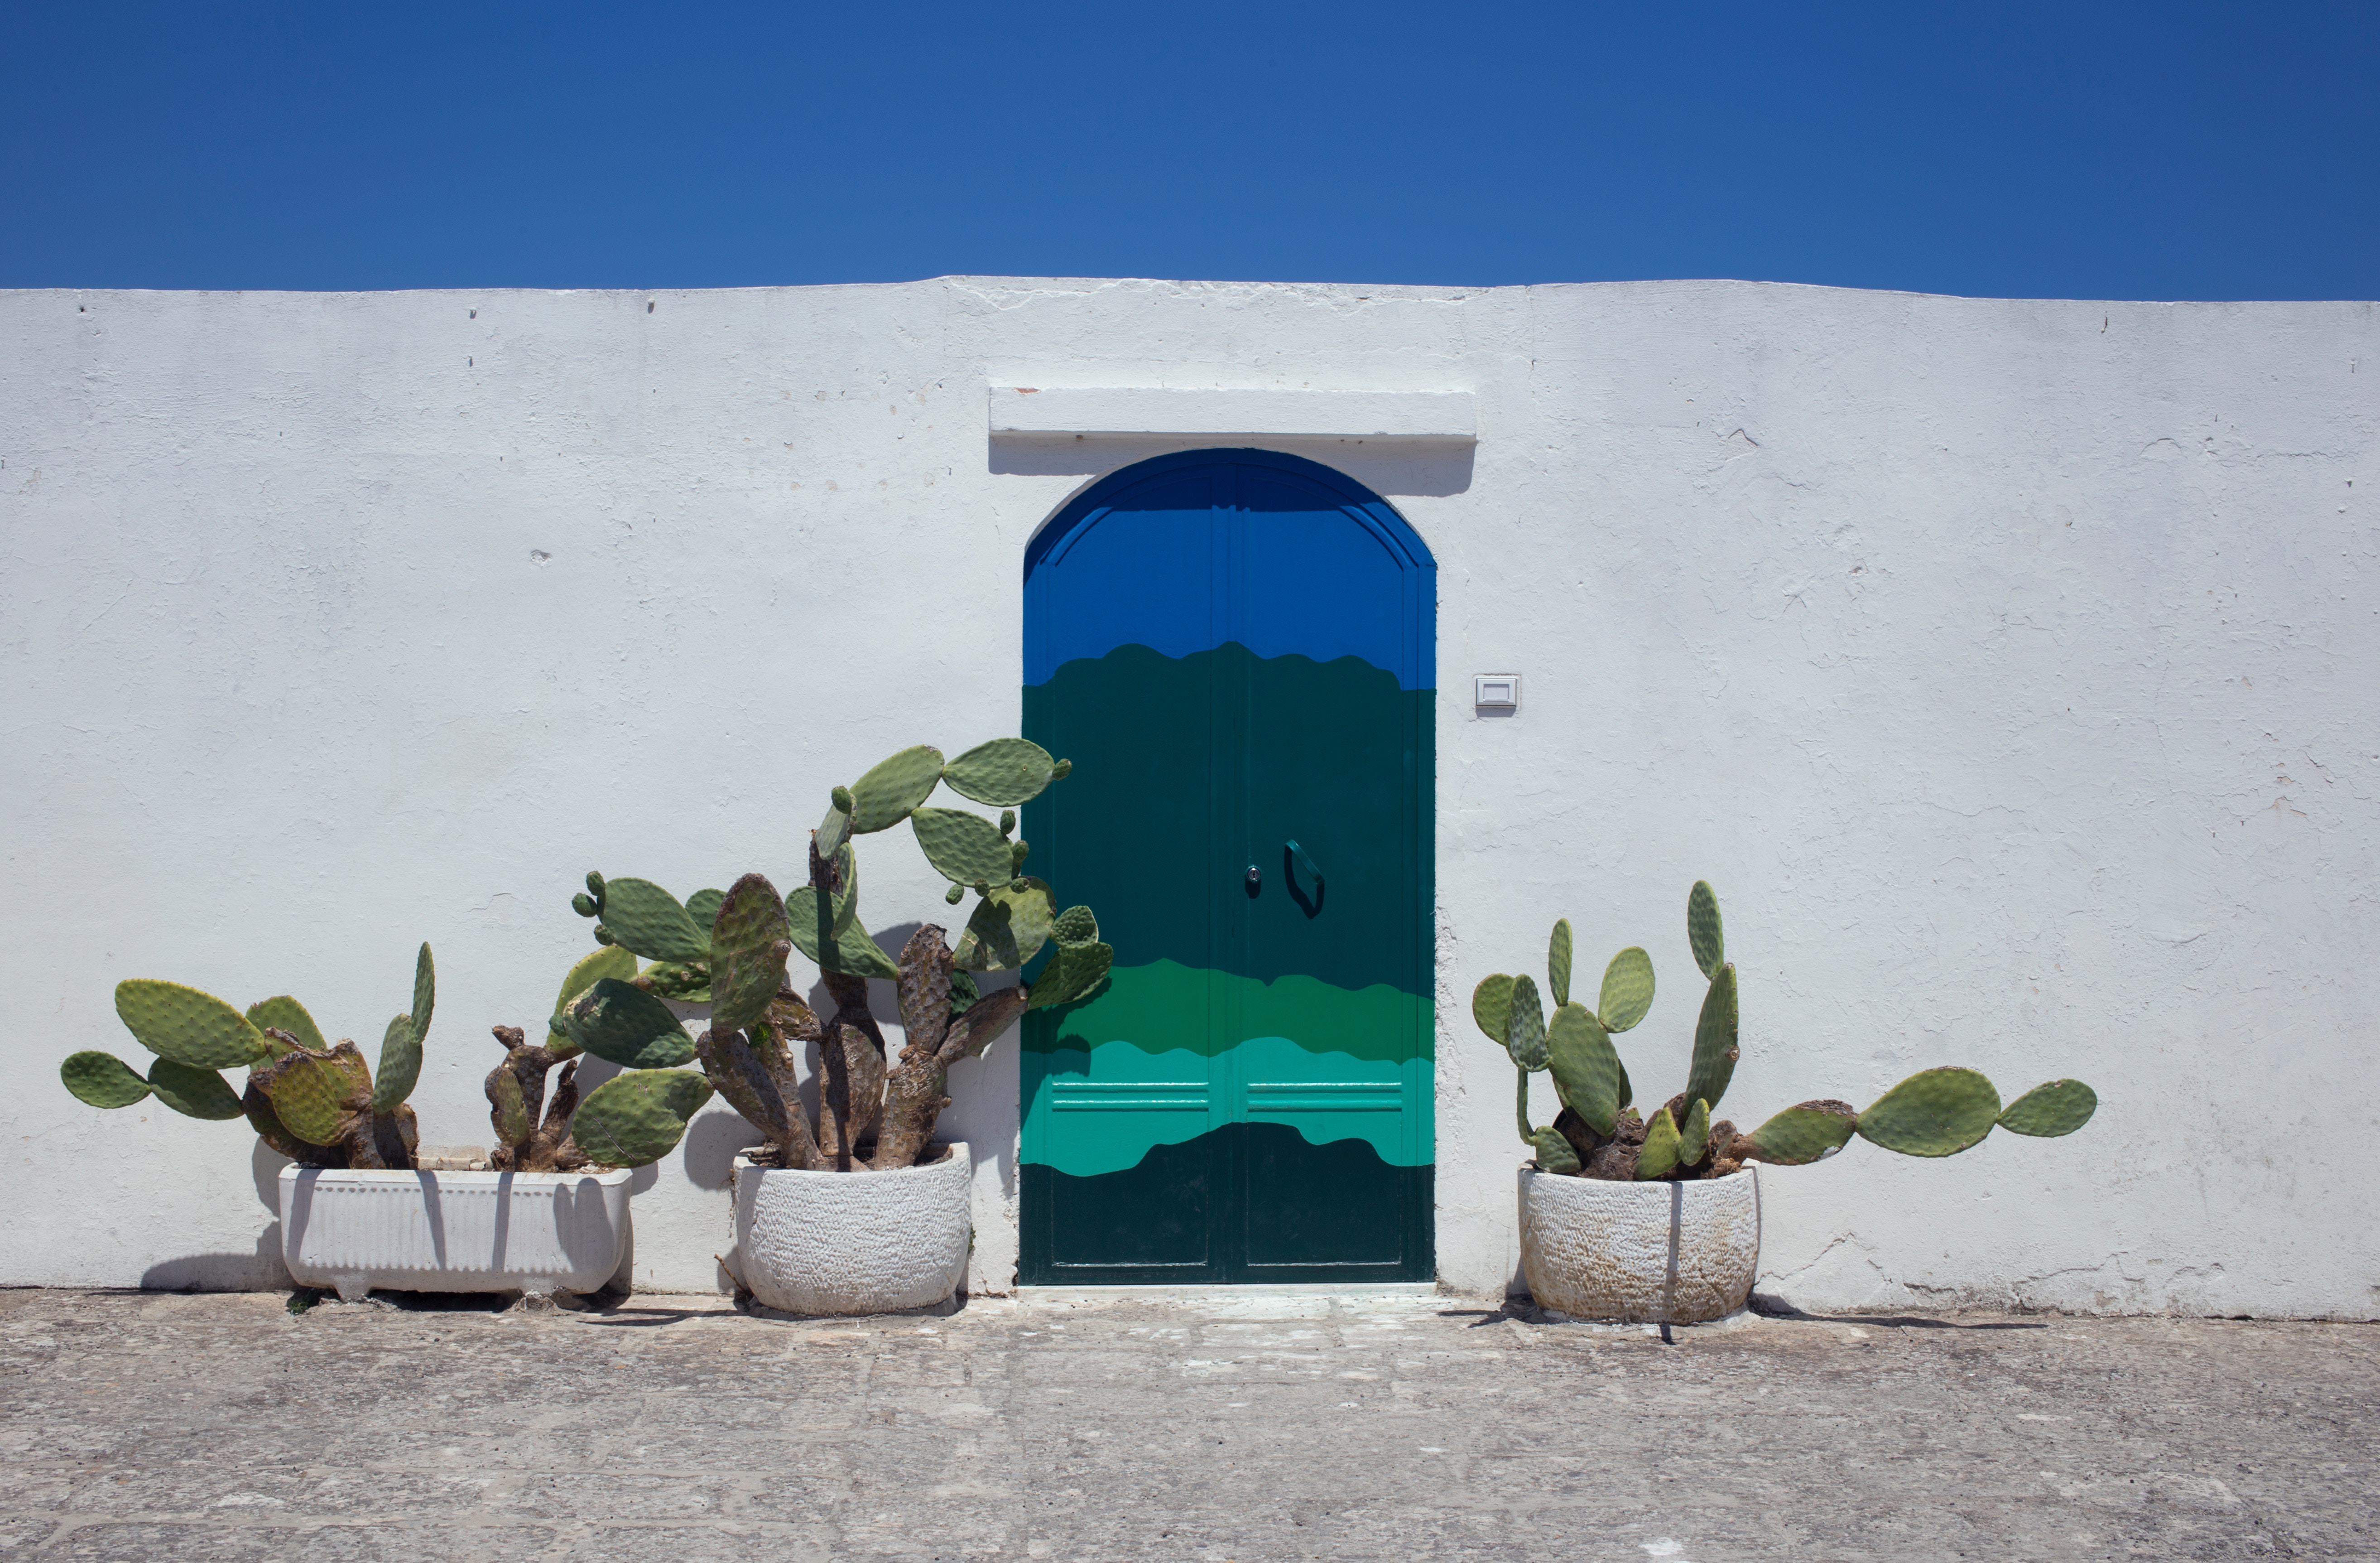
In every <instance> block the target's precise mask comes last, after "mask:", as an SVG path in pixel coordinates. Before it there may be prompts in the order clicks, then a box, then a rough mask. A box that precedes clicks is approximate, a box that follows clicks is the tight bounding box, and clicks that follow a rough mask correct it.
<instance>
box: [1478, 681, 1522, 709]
mask: <svg viewBox="0 0 2380 1563" xmlns="http://www.w3.org/2000/svg"><path fill="white" fill-rule="evenodd" d="M1472 688H1473V690H1475V693H1474V695H1473V696H1472V702H1471V703H1473V704H1474V705H1486V706H1493V707H1494V708H1496V709H1497V710H1499V711H1517V710H1519V709H1520V705H1521V676H1520V675H1519V674H1517V673H1482V674H1480V675H1479V676H1478V677H1476V678H1474V679H1473V680H1472Z"/></svg>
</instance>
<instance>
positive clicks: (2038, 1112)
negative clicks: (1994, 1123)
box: [2000, 1080, 2099, 1140]
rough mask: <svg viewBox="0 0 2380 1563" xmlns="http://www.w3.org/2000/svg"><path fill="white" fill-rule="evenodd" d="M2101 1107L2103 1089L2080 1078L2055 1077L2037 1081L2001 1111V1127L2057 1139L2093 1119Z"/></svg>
mask: <svg viewBox="0 0 2380 1563" xmlns="http://www.w3.org/2000/svg"><path fill="white" fill-rule="evenodd" d="M2098 1110H2099V1093H2097V1092H2095V1091H2094V1090H2092V1089H2091V1088H2090V1087H2089V1086H2087V1085H2085V1084H2083V1082H2082V1081H2079V1080H2053V1081H2049V1082H2048V1083H2047V1084H2046V1085H2036V1086H2034V1088H2033V1089H2032V1090H2031V1091H2028V1092H2026V1093H2024V1094H2023V1095H2022V1096H2020V1097H2018V1098H2017V1099H2016V1100H2015V1101H2013V1102H2010V1104H2009V1105H2007V1106H2006V1107H2004V1108H2002V1109H2001V1111H2000V1127H2001V1128H2002V1129H2005V1130H2008V1131H2009V1132H2010V1134H2032V1135H2037V1136H2039V1137H2040V1138H2042V1139H2044V1140H2055V1139H2057V1138H2058V1136H2059V1135H2061V1134H2071V1133H2073V1132H2074V1131H2075V1130H2078V1129H2080V1128H2082V1127H2083V1125H2084V1124H2086V1123H2089V1122H2090V1121H2091V1115H2092V1114H2093V1113H2095V1112H2097V1111H2098Z"/></svg>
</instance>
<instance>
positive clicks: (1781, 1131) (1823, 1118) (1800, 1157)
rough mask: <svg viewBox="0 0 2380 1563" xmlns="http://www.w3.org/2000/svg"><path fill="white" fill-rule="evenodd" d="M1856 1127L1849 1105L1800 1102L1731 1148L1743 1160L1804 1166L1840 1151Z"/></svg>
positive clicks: (1844, 1103)
mask: <svg viewBox="0 0 2380 1563" xmlns="http://www.w3.org/2000/svg"><path fill="white" fill-rule="evenodd" d="M1858 1127H1859V1113H1858V1111H1857V1109H1855V1108H1853V1107H1852V1105H1851V1104H1850V1103H1849V1102H1835V1101H1821V1102H1803V1103H1802V1104H1800V1105H1796V1106H1791V1107H1788V1108H1786V1109H1785V1110H1784V1111H1783V1112H1781V1113H1779V1114H1778V1115H1777V1116H1776V1117H1772V1118H1770V1119H1769V1120H1768V1121H1767V1123H1764V1124H1762V1125H1761V1126H1760V1127H1759V1128H1758V1129H1755V1130H1753V1131H1752V1132H1751V1133H1749V1134H1747V1135H1744V1136H1743V1137H1742V1138H1740V1139H1738V1140H1737V1142H1736V1143H1735V1147H1734V1149H1735V1152H1736V1154H1738V1155H1739V1156H1742V1157H1743V1159H1744V1160H1746V1161H1762V1162H1770V1163H1773V1164H1775V1165H1776V1166H1807V1165H1808V1164H1809V1163H1811V1162H1814V1161H1817V1160H1819V1159H1820V1158H1822V1157H1825V1156H1828V1155H1831V1154H1834V1153H1835V1152H1837V1151H1840V1150H1841V1149H1842V1148H1843V1146H1844V1145H1845V1144H1846V1143H1847V1142H1849V1141H1850V1140H1851V1137H1852V1130H1854V1129H1856V1128H1858Z"/></svg>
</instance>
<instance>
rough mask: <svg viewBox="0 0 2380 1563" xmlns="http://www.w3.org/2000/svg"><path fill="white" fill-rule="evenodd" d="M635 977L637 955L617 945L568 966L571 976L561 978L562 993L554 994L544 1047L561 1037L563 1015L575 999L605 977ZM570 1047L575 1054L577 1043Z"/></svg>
mask: <svg viewBox="0 0 2380 1563" xmlns="http://www.w3.org/2000/svg"><path fill="white" fill-rule="evenodd" d="M636 974H637V958H636V956H635V955H633V954H632V953H630V952H629V951H627V950H624V949H622V948H621V947H620V946H617V945H607V946H604V947H603V948H601V949H599V950H597V951H596V952H595V953H594V954H592V955H590V956H588V957H586V958H585V959H582V960H580V961H579V962H578V963H577V965H575V966H573V967H571V969H570V974H569V975H568V976H566V977H565V978H563V979H562V991H561V992H560V993H558V994H556V995H553V1019H551V1020H548V1021H547V1022H546V1026H547V1030H548V1032H549V1040H548V1041H547V1043H546V1045H547V1046H549V1047H551V1046H553V1041H554V1040H555V1039H562V1038H564V1036H565V1033H564V1032H563V1029H562V1012H563V1011H564V1010H565V1009H567V1008H569V1007H570V1005H571V1002H572V1001H573V1000H574V999H576V998H577V997H578V996H579V995H582V994H584V993H585V992H586V991H587V990H588V989H589V988H591V987H593V986H594V985H595V984H596V983H598V982H600V981H601V980H602V979H603V978H605V977H609V978H611V979H612V980H613V981H614V982H620V983H625V982H627V981H629V980H630V979H632V978H633V977H635V976H636ZM571 1045H572V1048H573V1050H574V1051H575V1050H576V1048H577V1044H575V1043H574V1044H571Z"/></svg>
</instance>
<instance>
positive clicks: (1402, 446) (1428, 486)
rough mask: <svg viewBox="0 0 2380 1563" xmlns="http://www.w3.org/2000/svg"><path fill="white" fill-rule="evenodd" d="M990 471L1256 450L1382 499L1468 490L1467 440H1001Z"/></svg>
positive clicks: (1096, 468) (1086, 472)
mask: <svg viewBox="0 0 2380 1563" xmlns="http://www.w3.org/2000/svg"><path fill="white" fill-rule="evenodd" d="M990 445H991V458H990V470H992V471H993V472H994V473H996V474H998V475H1000V476H1002V477H1018V478H1062V477H1087V478H1097V477H1104V476H1105V475H1106V474H1108V473H1110V472H1112V471H1114V470H1117V469H1118V468H1121V467H1129V466H1131V465H1132V464H1133V463H1134V462H1135V461H1145V460H1147V458H1150V457H1152V456H1168V455H1171V454H1172V453H1173V452H1175V451H1179V450H1220V449H1230V448H1234V447H1239V446H1255V447H1257V448H1259V449H1263V450H1278V451H1283V452H1286V453H1287V454H1289V455H1291V456H1303V457H1305V458H1306V459H1308V460H1310V461H1319V462H1321V463H1322V464H1323V465H1324V466H1326V467H1330V468H1335V469H1336V470H1339V471H1342V472H1344V473H1346V474H1347V475H1348V476H1349V477H1351V478H1353V479H1354V480H1355V481H1356V482H1359V483H1362V484H1363V485H1364V486H1365V487H1366V488H1368V489H1370V490H1371V491H1372V492H1373V493H1375V494H1379V495H1422V496H1425V497H1431V498H1438V497H1443V496H1444V495H1450V494H1461V493H1463V491H1464V490H1466V489H1468V488H1469V487H1470V486H1471V461H1472V455H1473V453H1474V452H1475V451H1476V450H1477V449H1478V446H1475V444H1473V443H1472V442H1471V441H1469V440H1415V439H1382V440H1360V439H1339V438H1330V439H1295V438H1291V437H1288V436H1285V435H1278V434H1200V435H1196V436H1185V435H1163V434H1098V435H1090V434H1001V435H998V436H996V437H993V438H992V439H991V441H990Z"/></svg>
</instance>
